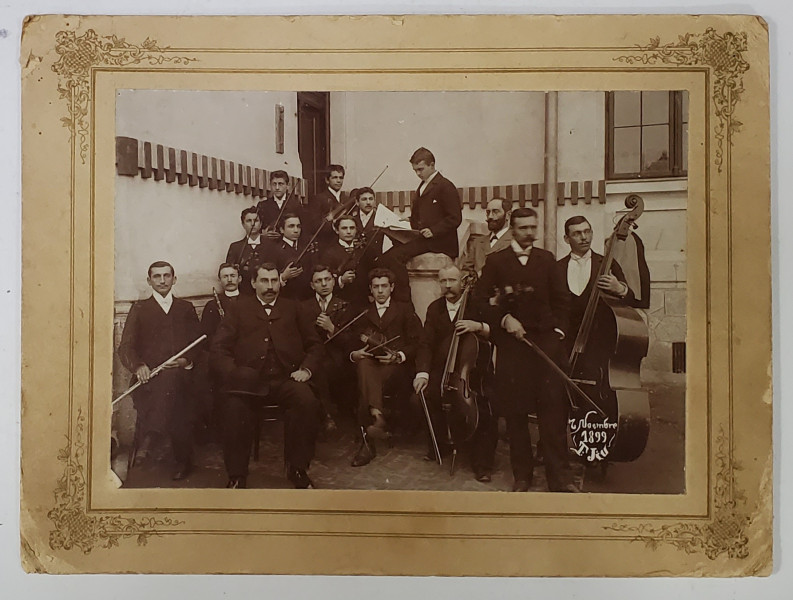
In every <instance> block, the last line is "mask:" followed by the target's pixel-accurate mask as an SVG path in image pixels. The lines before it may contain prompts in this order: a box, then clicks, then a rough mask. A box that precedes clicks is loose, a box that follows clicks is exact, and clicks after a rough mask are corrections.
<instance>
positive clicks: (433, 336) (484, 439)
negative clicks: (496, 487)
mask: <svg viewBox="0 0 793 600" xmlns="http://www.w3.org/2000/svg"><path fill="white" fill-rule="evenodd" d="M438 281H439V283H440V286H441V294H442V295H441V297H440V298H438V299H437V300H435V301H434V302H432V304H430V305H429V307H428V308H427V318H426V320H425V321H424V334H423V335H422V337H421V341H420V343H419V347H418V352H417V355H416V371H417V373H416V377H415V379H414V380H413V389H414V391H415V392H416V393H417V394H419V393H422V392H425V393H426V396H427V406H428V409H429V412H430V420H431V422H432V426H433V429H434V431H435V434H436V437H437V438H438V442H439V444H452V445H454V444H457V443H459V442H458V440H455V439H454V434H453V432H452V429H450V428H449V424H448V423H447V419H446V415H445V412H446V411H445V410H444V406H443V404H444V403H445V402H446V401H447V400H448V399H447V398H442V397H441V394H442V390H441V385H442V381H443V380H444V373H445V371H446V369H447V368H448V369H457V370H460V369H461V367H462V365H459V364H455V365H448V364H447V361H448V358H449V351H450V347H451V345H452V339H453V336H463V335H465V334H472V335H476V336H477V337H478V338H480V339H481V340H487V339H489V337H490V326H489V325H488V324H487V323H485V322H483V319H482V317H481V316H480V311H479V308H478V307H477V306H476V305H475V303H472V302H469V303H466V307H465V314H460V308H461V305H462V303H463V276H462V272H461V271H460V269H459V268H458V267H456V266H455V265H454V264H452V263H450V264H449V265H448V266H445V267H443V268H441V269H440V270H439V271H438ZM489 349H490V346H489V344H484V345H478V348H477V350H478V352H477V353H476V355H475V356H473V357H467V358H473V359H474V363H473V364H470V365H465V368H466V369H471V371H472V372H473V377H472V379H474V378H475V379H476V381H471V380H469V381H468V384H469V386H471V387H472V388H474V389H477V390H481V389H482V383H483V382H484V381H486V380H487V379H489V378H487V374H488V371H489V366H490V351H489ZM467 358H466V357H463V356H461V355H458V360H457V361H456V362H457V363H459V362H460V361H461V360H467ZM476 404H477V406H476V407H475V408H474V410H478V422H479V425H478V426H477V427H476V430H475V431H474V433H473V437H472V438H471V467H472V469H473V471H474V477H475V479H476V480H477V481H481V482H488V481H490V480H491V476H492V472H493V457H494V454H495V450H496V444H497V442H498V429H497V427H498V423H497V421H496V419H495V418H493V416H492V414H491V411H490V405H489V403H488V401H487V399H486V398H485V397H484V396H483V395H481V394H479V395H478V398H477V399H476ZM460 409H461V407H460V406H457V405H455V404H453V403H449V404H448V405H447V408H446V410H448V411H449V412H451V411H455V410H460ZM463 410H467V409H466V408H463ZM455 418H456V417H455ZM429 444H430V445H429V450H428V452H427V459H428V460H434V458H435V454H434V452H435V450H434V448H433V447H432V445H431V444H432V440H431V439H430V440H429Z"/></svg>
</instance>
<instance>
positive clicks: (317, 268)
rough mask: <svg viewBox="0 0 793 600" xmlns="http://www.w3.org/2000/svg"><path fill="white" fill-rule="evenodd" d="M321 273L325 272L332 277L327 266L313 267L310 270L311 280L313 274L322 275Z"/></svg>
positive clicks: (331, 271) (331, 272) (331, 270)
mask: <svg viewBox="0 0 793 600" xmlns="http://www.w3.org/2000/svg"><path fill="white" fill-rule="evenodd" d="M322 271H327V272H328V273H330V274H331V275H333V269H331V268H330V267H329V266H328V265H314V268H313V269H311V279H312V280H313V279H314V274H315V273H322Z"/></svg>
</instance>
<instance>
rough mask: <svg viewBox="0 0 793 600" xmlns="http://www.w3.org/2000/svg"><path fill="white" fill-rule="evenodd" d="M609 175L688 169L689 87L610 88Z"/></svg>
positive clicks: (678, 173) (648, 175)
mask: <svg viewBox="0 0 793 600" xmlns="http://www.w3.org/2000/svg"><path fill="white" fill-rule="evenodd" d="M606 135H607V142H606V178H607V179H655V178H662V177H683V176H685V175H686V174H687V172H688V92H686V91H646V92H639V91H635V92H634V91H630V92H607V93H606Z"/></svg>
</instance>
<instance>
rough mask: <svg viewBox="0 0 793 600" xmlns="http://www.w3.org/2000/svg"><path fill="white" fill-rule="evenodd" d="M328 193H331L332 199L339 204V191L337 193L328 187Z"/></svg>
mask: <svg viewBox="0 0 793 600" xmlns="http://www.w3.org/2000/svg"><path fill="white" fill-rule="evenodd" d="M328 191H329V192H330V193H331V195H332V196H333V197H334V198H336V200H338V201H339V202H341V190H339V191H338V192H337V191H336V190H334V189H333V188H332V187H329V188H328Z"/></svg>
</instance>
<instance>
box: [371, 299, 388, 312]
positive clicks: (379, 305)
mask: <svg viewBox="0 0 793 600" xmlns="http://www.w3.org/2000/svg"><path fill="white" fill-rule="evenodd" d="M389 306H391V296H389V297H388V300H386V301H385V302H383V303H382V304H380V303H379V302H378V301H377V300H375V301H374V307H375V308H376V309H377V310H378V311H380V310H381V309H386V308H388V307H389Z"/></svg>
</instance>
